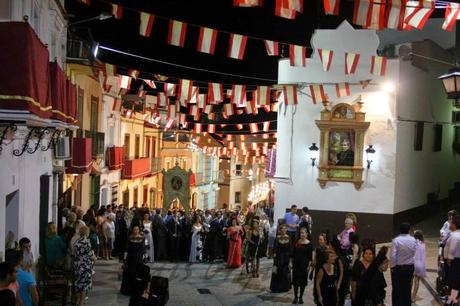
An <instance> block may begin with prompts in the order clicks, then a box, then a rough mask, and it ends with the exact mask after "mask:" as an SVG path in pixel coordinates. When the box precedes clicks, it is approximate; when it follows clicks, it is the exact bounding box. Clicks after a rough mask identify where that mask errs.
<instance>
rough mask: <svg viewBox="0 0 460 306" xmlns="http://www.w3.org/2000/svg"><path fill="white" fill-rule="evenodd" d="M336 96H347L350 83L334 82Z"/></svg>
mask: <svg viewBox="0 0 460 306" xmlns="http://www.w3.org/2000/svg"><path fill="white" fill-rule="evenodd" d="M335 92H336V93H337V98H342V97H348V96H349V95H350V85H349V84H348V83H346V82H345V83H339V84H335Z"/></svg>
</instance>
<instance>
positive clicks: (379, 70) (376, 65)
mask: <svg viewBox="0 0 460 306" xmlns="http://www.w3.org/2000/svg"><path fill="white" fill-rule="evenodd" d="M386 70H387V58H386V57H383V56H372V57H371V74H373V75H380V76H384V75H385V72H386Z"/></svg>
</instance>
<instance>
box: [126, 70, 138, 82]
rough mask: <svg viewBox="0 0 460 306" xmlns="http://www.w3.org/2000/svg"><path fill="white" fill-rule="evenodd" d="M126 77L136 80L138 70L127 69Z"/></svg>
mask: <svg viewBox="0 0 460 306" xmlns="http://www.w3.org/2000/svg"><path fill="white" fill-rule="evenodd" d="M128 76H130V77H132V78H133V79H135V80H136V79H137V78H138V77H139V70H134V69H129V70H128Z"/></svg>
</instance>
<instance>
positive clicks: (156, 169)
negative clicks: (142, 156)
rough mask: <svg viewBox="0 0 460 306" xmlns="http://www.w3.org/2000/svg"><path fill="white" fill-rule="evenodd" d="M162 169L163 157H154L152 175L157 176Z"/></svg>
mask: <svg viewBox="0 0 460 306" xmlns="http://www.w3.org/2000/svg"><path fill="white" fill-rule="evenodd" d="M161 169H162V166H161V157H152V158H151V161H150V173H151V174H156V173H158V172H160V171H161Z"/></svg>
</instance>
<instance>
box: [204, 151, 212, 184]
mask: <svg viewBox="0 0 460 306" xmlns="http://www.w3.org/2000/svg"><path fill="white" fill-rule="evenodd" d="M204 158H205V160H204V175H205V181H206V182H211V180H212V157H206V155H205V157H204Z"/></svg>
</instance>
